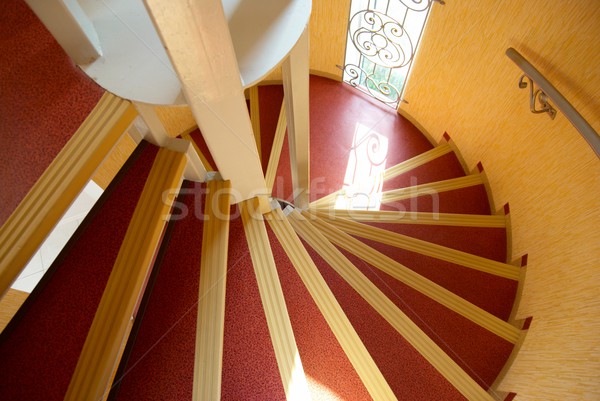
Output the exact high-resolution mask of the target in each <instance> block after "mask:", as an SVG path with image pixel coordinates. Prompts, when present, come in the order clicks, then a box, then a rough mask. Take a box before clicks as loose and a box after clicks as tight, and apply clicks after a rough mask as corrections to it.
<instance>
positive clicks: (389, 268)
mask: <svg viewBox="0 0 600 401" xmlns="http://www.w3.org/2000/svg"><path fill="white" fill-rule="evenodd" d="M306 216H309V217H312V216H311V215H309V214H306ZM312 223H313V224H314V226H315V227H316V228H318V229H319V230H320V231H321V233H322V234H323V235H324V236H325V237H326V238H327V239H328V240H329V241H331V242H333V243H334V244H336V245H338V246H340V247H342V248H344V249H345V250H347V251H348V252H350V253H352V254H354V255H356V256H358V257H359V258H361V259H362V260H364V261H365V262H367V263H369V264H371V265H373V266H374V267H376V268H378V269H379V270H381V271H383V272H384V273H387V274H389V275H390V276H392V277H394V278H395V279H396V280H399V281H401V282H403V283H404V284H406V285H408V286H409V287H411V288H413V289H415V290H417V291H419V292H420V293H422V294H424V295H426V296H428V297H429V298H431V299H433V300H434V301H436V302H438V303H440V304H442V305H444V306H445V307H447V308H448V309H450V310H452V311H454V312H456V313H458V314H460V315H462V316H464V317H466V318H467V319H469V320H471V321H472V322H474V323H476V324H478V325H479V326H481V327H483V328H484V329H486V330H488V331H490V332H492V333H494V334H496V335H497V336H499V337H502V338H503V339H505V340H506V341H509V342H511V343H513V344H514V343H515V342H516V341H517V339H518V338H519V335H520V334H521V330H519V329H518V328H517V327H515V326H513V325H512V324H510V323H508V322H505V321H504V320H502V319H500V318H498V317H496V316H494V315H492V314H491V313H489V312H487V311H485V310H483V309H481V308H480V307H478V306H476V305H474V304H472V303H471V302H469V301H467V300H465V299H463V298H461V297H459V296H458V295H456V294H454V293H453V292H451V291H448V290H447V289H445V288H444V287H442V286H440V285H438V284H436V283H434V282H433V281H431V280H429V279H427V278H425V277H423V276H421V275H420V274H418V273H416V272H414V271H412V270H411V269H409V268H408V267H406V266H404V265H402V264H400V263H398V262H396V261H395V260H393V259H392V258H390V257H388V256H386V255H384V254H382V253H381V252H378V251H376V250H375V249H373V248H371V247H370V246H368V245H366V244H364V243H362V242H361V241H359V240H358V239H356V238H354V237H351V236H350V235H348V234H346V233H344V232H343V231H341V230H338V229H336V228H335V227H333V226H332V225H330V224H327V223H325V222H324V221H323V220H321V219H314V220H312Z"/></svg>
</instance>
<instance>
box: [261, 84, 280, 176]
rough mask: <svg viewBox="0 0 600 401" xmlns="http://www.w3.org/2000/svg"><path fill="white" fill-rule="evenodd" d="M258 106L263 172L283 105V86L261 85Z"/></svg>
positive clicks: (265, 169)
mask: <svg viewBox="0 0 600 401" xmlns="http://www.w3.org/2000/svg"><path fill="white" fill-rule="evenodd" d="M258 102H259V103H258V104H259V106H258V107H259V111H260V145H261V146H260V147H261V152H262V165H263V172H266V171H267V164H268V162H269V156H270V155H271V148H272V147H273V140H274V139H275V130H276V128H277V123H278V121H279V111H280V110H281V104H282V103H283V86H281V85H261V86H259V87H258Z"/></svg>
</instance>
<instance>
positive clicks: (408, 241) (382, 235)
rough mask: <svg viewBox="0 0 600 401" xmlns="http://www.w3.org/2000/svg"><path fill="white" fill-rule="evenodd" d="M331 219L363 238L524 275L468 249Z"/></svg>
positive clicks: (506, 273)
mask: <svg viewBox="0 0 600 401" xmlns="http://www.w3.org/2000/svg"><path fill="white" fill-rule="evenodd" d="M306 213H310V212H306ZM311 215H312V214H311ZM312 216H314V215H312ZM328 222H329V224H331V225H333V226H335V227H337V228H339V229H340V230H342V231H344V232H345V233H347V234H351V235H356V236H359V237H361V238H365V239H369V240H373V241H377V242H379V243H382V244H386V245H390V246H393V247H396V248H401V249H405V250H407V251H411V252H416V253H420V254H422V255H425V256H430V257H433V258H436V259H440V260H444V261H446V262H450V263H454V264H457V265H461V266H464V267H468V268H471V269H475V270H479V271H482V272H485V273H489V274H493V275H496V276H500V277H504V278H508V279H510V280H519V277H520V269H519V268H518V267H516V266H513V265H509V264H507V263H502V262H497V261H495V260H492V259H487V258H484V257H481V256H477V255H473V254H470V253H467V252H463V251H459V250H456V249H452V248H448V247H445V246H442V245H438V244H434V243H431V242H427V241H423V240H420V239H416V238H412V237H409V236H406V235H402V234H398V233H395V232H392V231H388V230H384V229H381V228H377V227H373V226H369V225H367V224H362V223H357V222H354V221H351V220H347V219H343V218H335V219H329V220H328Z"/></svg>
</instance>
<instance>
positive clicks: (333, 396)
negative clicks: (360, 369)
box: [306, 375, 344, 401]
mask: <svg viewBox="0 0 600 401" xmlns="http://www.w3.org/2000/svg"><path fill="white" fill-rule="evenodd" d="M306 380H308V388H309V389H310V395H311V396H312V401H344V399H343V398H342V397H341V396H340V395H339V394H338V393H336V392H335V391H333V390H332V389H330V388H329V387H327V386H325V385H323V384H321V383H319V382H318V381H317V380H315V379H313V378H312V377H310V376H308V375H307V376H306Z"/></svg>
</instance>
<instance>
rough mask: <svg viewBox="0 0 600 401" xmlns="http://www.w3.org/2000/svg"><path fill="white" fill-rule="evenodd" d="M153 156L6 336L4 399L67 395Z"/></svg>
mask: <svg viewBox="0 0 600 401" xmlns="http://www.w3.org/2000/svg"><path fill="white" fill-rule="evenodd" d="M156 151H157V148H155V147H154V146H152V145H146V146H144V145H140V148H138V151H136V153H134V155H133V156H132V157H131V158H130V161H129V162H128V164H127V165H126V167H125V168H124V169H123V170H122V173H120V174H119V176H118V177H117V178H116V179H115V180H114V181H113V183H112V184H111V186H110V187H109V188H108V189H107V191H105V193H104V195H103V196H102V198H101V199H100V200H99V202H98V204H97V206H95V208H94V209H93V210H92V212H91V213H90V215H88V217H87V218H86V219H85V221H84V222H83V223H82V225H81V226H80V228H79V229H78V230H77V232H76V233H75V236H74V239H73V240H71V241H70V242H69V244H68V245H67V247H66V248H65V250H63V252H62V253H61V254H60V255H59V257H58V258H57V259H56V261H55V262H54V263H53V265H52V267H51V268H50V269H49V271H48V273H46V276H45V277H44V279H43V281H42V282H41V283H40V285H39V286H38V287H37V288H36V289H35V290H34V292H33V293H32V294H31V296H30V298H28V300H27V301H26V303H25V304H24V305H23V307H22V310H21V311H19V312H18V314H17V316H16V317H15V318H14V319H13V322H11V323H10V325H9V327H7V329H5V331H4V332H3V333H2V335H1V337H0V361H1V363H0V394H2V399H5V400H12V401H18V400H48V401H51V400H62V399H63V398H64V395H65V393H66V391H67V387H68V385H69V382H70V379H71V375H72V374H73V371H74V370H75V366H76V364H77V360H78V358H79V354H80V352H81V349H82V347H83V344H84V342H85V339H86V337H87V332H88V330H89V328H90V326H91V324H92V320H93V318H94V315H95V313H96V308H97V306H98V304H99V302H100V299H101V297H102V293H103V291H104V288H105V286H106V282H107V281H108V277H109V275H110V272H111V270H112V267H113V265H114V262H115V260H116V257H117V254H118V252H119V249H120V247H121V242H122V240H123V238H124V236H125V232H126V230H127V226H128V225H129V221H130V219H131V216H132V214H133V211H134V209H135V206H136V204H137V200H138V198H139V196H140V194H141V192H142V188H143V186H144V182H145V181H146V178H147V176H148V173H149V171H150V168H151V166H152V163H153V161H154V158H155V156H156Z"/></svg>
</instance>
